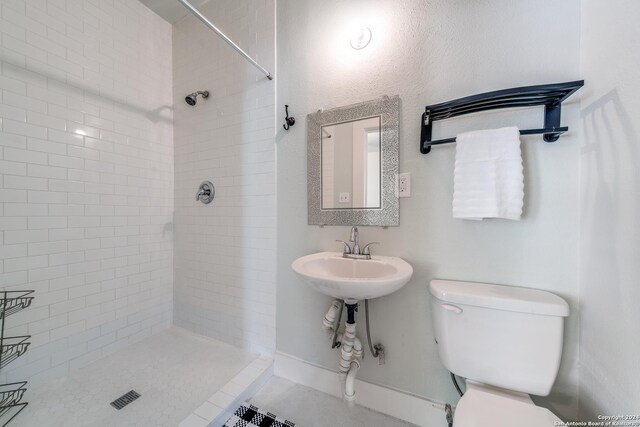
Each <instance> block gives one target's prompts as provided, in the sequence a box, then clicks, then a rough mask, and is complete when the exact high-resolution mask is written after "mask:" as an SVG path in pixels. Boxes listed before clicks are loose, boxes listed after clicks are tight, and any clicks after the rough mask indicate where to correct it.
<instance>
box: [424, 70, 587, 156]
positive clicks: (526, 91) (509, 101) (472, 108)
mask: <svg viewBox="0 0 640 427" xmlns="http://www.w3.org/2000/svg"><path fill="white" fill-rule="evenodd" d="M582 86H584V80H577V81H574V82H567V83H554V84H548V85H538V86H523V87H517V88H512V89H503V90H497V91H493V92H486V93H481V94H478V95H472V96H467V97H464V98H459V99H455V100H453V101H448V102H443V103H440V104H434V105H427V106H426V107H425V111H424V113H422V120H421V127H422V132H421V135H420V152H421V153H422V154H427V153H428V152H429V151H431V146H432V145H441V144H450V143H452V142H455V141H456V139H455V138H446V139H439V140H435V141H432V140H431V133H432V127H433V122H435V121H438V120H444V119H449V118H452V117H456V116H461V115H464V114H472V113H478V112H481V111H488V110H496V109H501V108H517V107H535V106H540V105H544V127H543V128H542V129H522V130H520V134H521V135H536V134H542V135H543V139H544V140H545V141H546V142H555V141H557V140H558V138H560V135H561V134H563V133H564V132H567V131H568V130H569V128H568V127H566V126H560V113H561V109H562V102H563V101H564V100H565V99H567V98H568V97H570V96H571V95H572V94H573V93H574V92H575V91H577V90H578V89H580V88H581V87H582Z"/></svg>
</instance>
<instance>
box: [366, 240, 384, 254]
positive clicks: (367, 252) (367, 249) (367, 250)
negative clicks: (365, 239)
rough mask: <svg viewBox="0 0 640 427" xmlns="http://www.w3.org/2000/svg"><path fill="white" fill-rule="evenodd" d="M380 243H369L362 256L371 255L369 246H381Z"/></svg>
mask: <svg viewBox="0 0 640 427" xmlns="http://www.w3.org/2000/svg"><path fill="white" fill-rule="evenodd" d="M379 244H380V242H371V243H367V244H366V245H365V247H364V248H362V255H371V252H370V251H369V246H371V245H379Z"/></svg>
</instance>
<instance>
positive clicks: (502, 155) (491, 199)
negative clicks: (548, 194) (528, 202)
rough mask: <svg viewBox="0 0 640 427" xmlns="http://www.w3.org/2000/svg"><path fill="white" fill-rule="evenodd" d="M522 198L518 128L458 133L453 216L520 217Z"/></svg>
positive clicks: (474, 217)
mask: <svg viewBox="0 0 640 427" xmlns="http://www.w3.org/2000/svg"><path fill="white" fill-rule="evenodd" d="M523 200H524V175H523V171H522V153H521V152H520V132H519V131H518V128H516V127H507V128H501V129H488V130H480V131H474V132H466V133H462V134H460V135H458V136H457V137H456V164H455V171H454V186H453V217H454V218H463V219H476V220H478V219H482V218H504V219H512V220H519V219H520V216H521V215H522V205H523V203H524V202H523Z"/></svg>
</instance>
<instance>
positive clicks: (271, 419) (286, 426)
mask: <svg viewBox="0 0 640 427" xmlns="http://www.w3.org/2000/svg"><path fill="white" fill-rule="evenodd" d="M224 427H295V424H294V423H292V422H291V421H288V420H285V419H283V418H280V417H278V416H276V415H275V414H272V413H271V412H266V411H262V410H260V409H258V408H256V407H255V406H253V405H250V404H248V403H247V402H244V403H243V404H242V406H240V407H239V408H238V409H236V412H234V414H233V415H232V416H231V418H229V419H228V420H227V422H226V423H225V424H224Z"/></svg>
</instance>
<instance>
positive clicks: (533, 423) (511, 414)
mask: <svg viewBox="0 0 640 427" xmlns="http://www.w3.org/2000/svg"><path fill="white" fill-rule="evenodd" d="M454 419H455V423H454V427H513V426H518V427H547V426H548V427H554V426H559V425H561V424H560V423H561V420H560V418H558V417H556V416H555V415H554V414H553V412H551V411H549V410H548V409H546V408H541V407H539V406H536V405H534V403H533V401H532V400H531V398H530V397H529V396H528V395H527V394H524V393H515V392H508V391H506V390H500V389H496V388H494V387H491V386H487V385H484V384H476V383H473V382H470V381H467V390H466V391H465V394H464V396H462V398H461V399H460V401H459V402H458V405H457V406H456V410H455V417H454Z"/></svg>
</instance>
